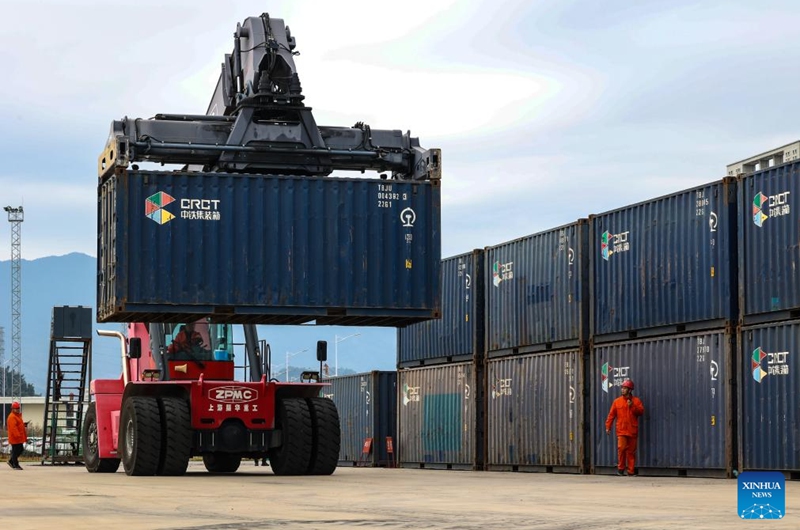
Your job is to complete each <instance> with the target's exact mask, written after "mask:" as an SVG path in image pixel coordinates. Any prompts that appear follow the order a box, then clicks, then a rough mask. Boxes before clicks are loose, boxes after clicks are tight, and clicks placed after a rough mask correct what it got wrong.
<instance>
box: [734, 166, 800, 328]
mask: <svg viewBox="0 0 800 530" xmlns="http://www.w3.org/2000/svg"><path fill="white" fill-rule="evenodd" d="M739 190H740V195H739V204H740V206H739V208H740V216H739V234H740V236H739V237H740V239H739V248H740V250H739V256H740V258H739V259H740V262H739V263H740V264H739V296H740V306H741V308H742V314H743V319H744V323H745V324H749V323H756V322H770V321H776V320H784V319H789V318H797V317H798V316H800V276H799V275H798V273H797V271H798V269H800V244H798V242H800V203H798V201H800V163H798V162H793V163H790V164H784V165H781V166H777V167H773V168H769V169H767V170H765V171H761V172H758V173H754V174H752V175H749V176H746V177H742V178H741V181H740V183H739Z"/></svg>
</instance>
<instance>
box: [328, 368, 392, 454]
mask: <svg viewBox="0 0 800 530" xmlns="http://www.w3.org/2000/svg"><path fill="white" fill-rule="evenodd" d="M325 382H326V383H330V385H331V386H330V387H328V388H326V389H325V390H324V391H323V397H327V398H330V399H332V400H333V402H334V403H336V408H337V409H338V411H339V423H340V425H341V430H342V440H341V446H340V449H339V465H350V466H358V465H360V466H373V467H374V466H390V467H391V466H393V465H394V464H395V463H396V460H395V457H394V454H392V455H390V454H389V452H388V449H387V442H388V440H387V438H389V437H391V439H392V444H393V445H394V444H395V443H396V441H397V372H379V371H373V372H368V373H365V374H355V375H347V376H342V377H334V378H332V379H326V380H325ZM367 439H370V440H371V441H372V444H371V451H370V452H369V454H363V452H362V451H363V449H364V443H365V442H366V440H367Z"/></svg>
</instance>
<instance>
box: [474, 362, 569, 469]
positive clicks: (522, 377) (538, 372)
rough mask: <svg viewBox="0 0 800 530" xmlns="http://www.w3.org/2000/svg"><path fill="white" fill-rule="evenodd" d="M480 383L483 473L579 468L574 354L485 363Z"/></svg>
mask: <svg viewBox="0 0 800 530" xmlns="http://www.w3.org/2000/svg"><path fill="white" fill-rule="evenodd" d="M486 380H487V387H488V388H487V392H486V393H487V396H486V399H487V402H488V403H487V406H486V416H487V428H486V446H487V456H486V466H487V468H488V469H490V470H498V471H509V470H518V471H525V470H531V471H537V470H538V471H559V470H560V471H568V472H581V471H583V470H584V443H583V433H584V421H583V420H584V418H583V410H584V404H583V358H582V355H581V352H580V350H577V349H574V350H567V351H559V352H545V353H536V354H531V355H515V356H513V357H503V358H500V359H491V360H489V361H488V362H487V366H486Z"/></svg>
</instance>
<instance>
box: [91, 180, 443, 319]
mask: <svg viewBox="0 0 800 530" xmlns="http://www.w3.org/2000/svg"><path fill="white" fill-rule="evenodd" d="M98 195H99V197H98V202H99V203H98V269H99V270H98V293H97V298H98V321H100V322H122V321H160V322H167V321H184V320H190V319H197V318H199V317H201V316H211V317H213V318H214V319H215V320H216V321H218V322H228V323H256V324H300V323H304V322H310V321H314V320H316V322H317V324H340V325H386V326H395V325H405V324H409V323H413V322H418V321H422V320H426V319H429V318H438V317H439V311H440V306H441V304H440V299H439V272H440V263H441V251H440V244H441V241H440V224H441V221H440V186H439V181H413V182H412V181H386V180H378V179H353V178H330V177H293V176H275V175H231V174H218V173H212V174H196V173H195V174H192V173H166V172H144V171H125V172H122V173H120V174H116V175H113V176H111V177H110V178H109V179H107V180H105V181H103V182H102V183H101V184H100V186H99V188H98Z"/></svg>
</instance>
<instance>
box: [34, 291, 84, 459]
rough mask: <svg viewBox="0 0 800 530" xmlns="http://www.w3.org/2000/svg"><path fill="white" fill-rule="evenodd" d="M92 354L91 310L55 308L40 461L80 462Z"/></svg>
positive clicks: (68, 307)
mask: <svg viewBox="0 0 800 530" xmlns="http://www.w3.org/2000/svg"><path fill="white" fill-rule="evenodd" d="M91 354H92V309H91V308H89V307H80V306H78V307H70V306H62V307H54V308H53V318H52V322H51V327H50V359H49V363H48V368H47V392H46V394H45V405H44V422H43V423H42V425H43V426H44V436H43V440H42V464H70V463H72V464H82V463H83V448H82V447H81V444H80V439H81V427H82V422H83V412H84V409H85V406H88V399H89V396H88V393H87V392H86V384H87V381H88V377H87V376H88V375H89V374H88V372H89V366H90V362H91Z"/></svg>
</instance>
